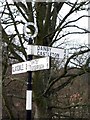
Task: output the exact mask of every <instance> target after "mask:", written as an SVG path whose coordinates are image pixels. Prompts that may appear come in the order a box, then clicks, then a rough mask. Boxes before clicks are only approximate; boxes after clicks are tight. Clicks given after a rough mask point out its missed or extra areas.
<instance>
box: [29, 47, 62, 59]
mask: <svg viewBox="0 0 90 120" xmlns="http://www.w3.org/2000/svg"><path fill="white" fill-rule="evenodd" d="M27 55H36V56H51V57H53V58H58V59H59V58H64V49H59V48H54V47H48V46H40V45H27Z"/></svg>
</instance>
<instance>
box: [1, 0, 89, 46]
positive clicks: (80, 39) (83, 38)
mask: <svg viewBox="0 0 90 120" xmlns="http://www.w3.org/2000/svg"><path fill="white" fill-rule="evenodd" d="M1 1H2V0H1ZM7 1H8V2H9V3H11V1H12V0H7ZM75 1H76V0H75ZM69 10H70V7H69V6H68V5H64V6H63V7H62V9H61V11H60V16H62V18H63V17H64V16H65V14H67V12H68V11H69ZM83 14H85V15H88V12H85V11H83V12H77V13H74V14H73V15H71V16H70V17H69V18H68V20H69V19H70V20H71V19H72V20H74V19H76V18H78V17H79V16H81V15H83ZM20 19H22V18H20V16H17V17H16V20H20ZM75 24H76V25H79V26H80V27H84V28H88V18H83V19H81V20H79V21H78V22H76V23H75ZM18 30H19V31H20V33H22V32H23V26H22V25H21V26H19V27H18ZM70 30H71V31H72V30H74V28H73V29H72V28H71V29H70V28H69V29H68V31H70ZM8 32H11V33H13V32H14V31H12V27H11V28H9V29H8ZM66 39H67V40H69V41H73V43H74V42H77V43H79V44H82V43H86V44H88V34H83V35H70V36H68V37H67V38H66Z"/></svg>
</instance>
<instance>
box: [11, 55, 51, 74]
mask: <svg viewBox="0 0 90 120" xmlns="http://www.w3.org/2000/svg"><path fill="white" fill-rule="evenodd" d="M49 68H50V58H49V57H44V58H39V59H34V60H30V61H26V62H21V63H17V64H13V65H12V74H20V73H25V72H27V71H38V70H45V69H49Z"/></svg>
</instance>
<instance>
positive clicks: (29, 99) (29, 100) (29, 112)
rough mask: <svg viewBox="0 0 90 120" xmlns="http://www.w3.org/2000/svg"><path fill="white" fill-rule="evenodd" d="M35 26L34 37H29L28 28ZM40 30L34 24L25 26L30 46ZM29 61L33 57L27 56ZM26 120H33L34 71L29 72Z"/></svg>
mask: <svg viewBox="0 0 90 120" xmlns="http://www.w3.org/2000/svg"><path fill="white" fill-rule="evenodd" d="M30 25H31V26H33V27H34V28H35V33H34V34H33V35H30V36H29V35H28V34H27V32H26V28H27V26H30ZM37 33H38V29H37V27H36V26H35V24H33V23H27V24H26V25H25V26H24V34H25V37H26V40H28V45H32V43H33V39H34V37H36V36H37ZM27 60H28V61H30V60H32V55H28V56H27ZM26 114H27V115H26V120H31V118H32V71H28V80H27V92H26Z"/></svg>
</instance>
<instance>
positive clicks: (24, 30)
mask: <svg viewBox="0 0 90 120" xmlns="http://www.w3.org/2000/svg"><path fill="white" fill-rule="evenodd" d="M27 26H33V27H34V28H35V32H34V34H33V35H29V34H27V32H26V28H27ZM23 32H24V35H25V38H26V39H27V40H29V38H32V39H33V38H35V37H36V36H37V34H38V28H37V26H36V25H35V24H34V23H32V22H28V23H26V24H25V25H24V28H23Z"/></svg>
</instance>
